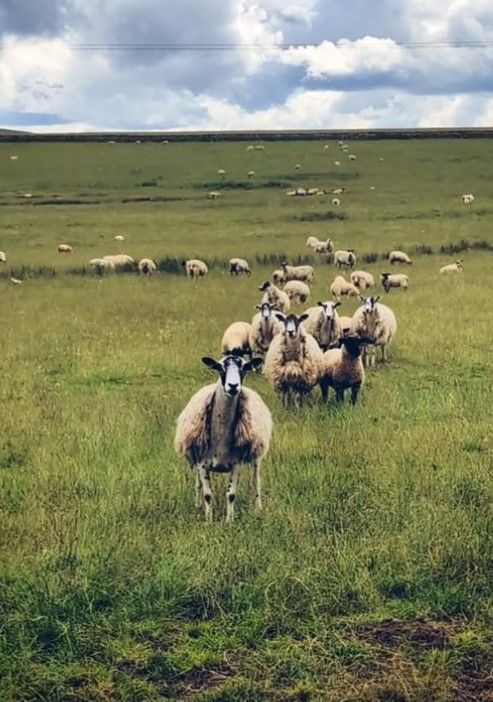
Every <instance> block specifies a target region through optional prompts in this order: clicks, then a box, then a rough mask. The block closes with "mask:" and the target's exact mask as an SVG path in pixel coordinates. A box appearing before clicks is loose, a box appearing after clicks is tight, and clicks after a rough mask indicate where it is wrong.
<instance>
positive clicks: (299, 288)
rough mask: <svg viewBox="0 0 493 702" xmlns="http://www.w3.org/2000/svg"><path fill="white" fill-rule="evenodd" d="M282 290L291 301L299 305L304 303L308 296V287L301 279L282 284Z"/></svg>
mask: <svg viewBox="0 0 493 702" xmlns="http://www.w3.org/2000/svg"><path fill="white" fill-rule="evenodd" d="M284 292H285V293H286V294H287V296H288V297H289V299H290V300H291V302H298V303H299V304H300V305H304V304H305V302H306V301H307V300H308V298H309V297H310V288H309V287H308V285H307V284H306V283H303V282H302V281H301V280H290V281H288V282H287V283H286V285H285V286H284Z"/></svg>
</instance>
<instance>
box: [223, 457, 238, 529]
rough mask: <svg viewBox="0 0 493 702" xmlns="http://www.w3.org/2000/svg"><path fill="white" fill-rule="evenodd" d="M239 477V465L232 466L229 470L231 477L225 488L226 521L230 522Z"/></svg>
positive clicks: (233, 511)
mask: <svg viewBox="0 0 493 702" xmlns="http://www.w3.org/2000/svg"><path fill="white" fill-rule="evenodd" d="M239 477H240V467H239V466H233V468H232V470H231V478H230V481H229V485H228V489H227V490H226V500H227V502H226V505H227V506H226V521H227V522H232V521H233V519H234V516H235V499H236V487H237V485H238V478H239Z"/></svg>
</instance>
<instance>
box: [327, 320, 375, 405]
mask: <svg viewBox="0 0 493 702" xmlns="http://www.w3.org/2000/svg"><path fill="white" fill-rule="evenodd" d="M369 341H370V340H369V339H368V338H366V337H359V336H356V335H355V334H348V335H346V336H343V337H341V339H340V340H339V348H338V349H330V350H329V351H326V352H325V353H324V368H323V372H322V377H321V379H320V389H321V391H322V399H323V400H327V399H328V393H329V387H332V388H334V390H335V393H336V402H342V401H343V400H344V392H345V391H346V390H347V389H348V388H350V389H351V402H352V403H353V405H355V404H356V402H357V400H358V394H359V391H360V389H361V386H362V385H363V383H364V382H365V367H364V365H363V361H362V360H361V349H362V347H363V346H365V345H366V344H367V343H369Z"/></svg>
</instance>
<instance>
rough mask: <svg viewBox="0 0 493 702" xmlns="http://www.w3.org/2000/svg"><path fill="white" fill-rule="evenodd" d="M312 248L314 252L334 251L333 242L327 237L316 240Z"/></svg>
mask: <svg viewBox="0 0 493 702" xmlns="http://www.w3.org/2000/svg"><path fill="white" fill-rule="evenodd" d="M314 249H315V253H319V254H331V253H334V242H333V241H332V239H327V241H318V242H317V245H316V246H315V247H314Z"/></svg>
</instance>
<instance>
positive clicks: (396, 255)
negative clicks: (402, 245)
mask: <svg viewBox="0 0 493 702" xmlns="http://www.w3.org/2000/svg"><path fill="white" fill-rule="evenodd" d="M389 263H392V264H394V265H395V264H396V263H405V264H407V265H408V266H411V265H412V261H411V259H410V258H409V256H408V255H407V254H406V253H404V251H391V252H390V253H389Z"/></svg>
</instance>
